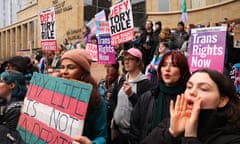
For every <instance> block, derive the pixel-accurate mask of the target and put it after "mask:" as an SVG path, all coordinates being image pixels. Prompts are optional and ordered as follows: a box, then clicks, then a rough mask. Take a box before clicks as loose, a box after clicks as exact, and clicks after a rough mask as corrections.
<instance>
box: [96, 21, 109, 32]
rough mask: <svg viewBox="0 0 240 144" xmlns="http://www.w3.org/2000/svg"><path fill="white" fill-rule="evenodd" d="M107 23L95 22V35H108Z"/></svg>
mask: <svg viewBox="0 0 240 144" xmlns="http://www.w3.org/2000/svg"><path fill="white" fill-rule="evenodd" d="M109 33H110V29H109V23H108V22H107V21H96V35H100V34H109Z"/></svg>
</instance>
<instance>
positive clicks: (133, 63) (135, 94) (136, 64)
mask: <svg viewBox="0 0 240 144" xmlns="http://www.w3.org/2000/svg"><path fill="white" fill-rule="evenodd" d="M123 55H124V56H123V60H124V67H125V70H126V71H127V73H126V76H124V77H122V78H121V79H120V80H119V82H118V83H116V84H115V86H114V89H113V93H112V96H111V97H110V103H111V110H112V112H113V127H114V128H115V130H117V132H118V136H117V137H116V139H115V140H114V143H116V144H126V143H127V142H128V137H129V128H130V116H131V112H132V109H133V107H134V105H135V104H136V103H137V101H138V99H139V96H140V95H141V94H142V93H144V92H145V91H147V90H148V89H150V88H151V86H152V85H151V82H150V81H149V80H148V79H147V77H146V76H145V75H144V74H143V73H142V72H141V71H142V70H143V67H144V66H143V62H142V53H141V52H140V51H139V50H138V49H136V48H130V49H129V50H127V51H125V52H124V53H123Z"/></svg>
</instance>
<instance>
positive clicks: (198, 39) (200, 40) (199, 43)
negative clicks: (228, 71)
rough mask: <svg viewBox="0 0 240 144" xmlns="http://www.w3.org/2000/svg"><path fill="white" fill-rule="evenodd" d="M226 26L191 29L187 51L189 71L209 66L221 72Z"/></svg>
mask: <svg viewBox="0 0 240 144" xmlns="http://www.w3.org/2000/svg"><path fill="white" fill-rule="evenodd" d="M225 45H226V27H210V28H198V29H192V32H191V39H190V51H189V65H190V71H195V70H197V69H199V68H211V69H215V70H218V71H219V72H223V66H224V54H225Z"/></svg>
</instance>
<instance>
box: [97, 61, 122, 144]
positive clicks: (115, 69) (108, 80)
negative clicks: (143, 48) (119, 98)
mask: <svg viewBox="0 0 240 144" xmlns="http://www.w3.org/2000/svg"><path fill="white" fill-rule="evenodd" d="M104 67H105V69H106V76H105V78H104V79H101V80H100V82H99V84H98V88H99V91H100V94H101V95H102V96H103V97H104V99H105V102H106V104H107V113H108V115H107V116H108V119H107V124H108V135H109V137H111V129H110V126H111V120H112V116H111V114H110V112H111V109H110V103H109V100H110V96H111V93H112V91H113V88H114V84H115V83H117V82H118V80H119V63H118V62H116V64H105V65H104ZM108 143H109V144H111V140H110V139H109V140H108Z"/></svg>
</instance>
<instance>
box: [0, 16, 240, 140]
mask: <svg viewBox="0 0 240 144" xmlns="http://www.w3.org/2000/svg"><path fill="white" fill-rule="evenodd" d="M218 25H226V26H227V27H228V28H227V37H226V52H225V61H224V73H223V74H222V73H220V72H218V71H215V70H212V69H211V68H205V69H199V70H197V71H195V72H193V73H192V74H191V73H190V70H189V65H188V58H189V43H190V41H189V38H190V35H191V29H193V28H197V27H202V25H194V24H190V25H188V26H186V25H185V24H184V23H183V22H179V23H177V25H176V26H177V27H176V29H174V30H171V29H170V28H168V27H165V26H162V23H161V22H160V21H157V22H156V23H153V22H152V21H150V20H147V21H146V25H145V26H141V27H140V28H139V31H138V32H136V36H135V38H134V39H133V40H132V41H129V42H127V43H124V44H122V45H119V46H117V47H118V48H116V51H118V52H117V57H116V63H115V64H105V65H104V68H105V69H106V75H105V76H102V79H101V80H100V81H99V82H98V81H96V80H95V79H94V77H93V76H92V74H91V63H92V62H93V61H92V60H91V57H90V55H89V53H88V51H86V50H85V46H86V44H87V43H93V44H96V36H95V35H92V34H91V29H90V28H89V27H87V26H84V27H83V31H82V32H83V36H84V38H83V41H82V42H81V43H79V42H75V43H69V42H68V40H67V39H64V40H63V43H62V44H61V45H60V46H59V47H58V49H57V51H54V52H46V53H45V52H37V53H36V55H35V57H34V58H33V59H30V58H29V57H22V56H14V57H12V58H9V59H8V60H6V61H5V62H3V63H2V64H1V72H0V134H1V136H0V137H1V138H0V139H1V140H2V141H3V143H24V141H23V140H22V139H21V137H20V135H19V134H18V131H17V130H16V127H17V122H18V119H19V116H20V114H21V112H20V111H21V107H22V105H23V100H24V97H25V96H26V92H27V87H28V84H29V81H30V80H31V77H32V75H33V72H39V73H42V74H47V75H50V76H54V77H61V78H64V79H68V80H77V81H82V82H85V83H89V84H91V85H92V86H93V89H92V92H91V96H90V101H89V106H88V110H87V114H86V119H85V123H84V129H83V134H82V136H76V137H73V143H75V144H140V143H142V144H145V143H146V144H154V143H161V144H189V143H191V144H201V143H202V144H227V143H234V144H235V143H236V144H237V143H240V99H239V96H238V94H237V92H236V90H235V87H234V84H233V82H232V81H231V80H230V78H229V71H230V70H231V67H232V66H233V65H234V64H236V63H240V60H239V56H238V57H237V56H236V55H237V53H235V51H234V47H233V33H234V24H228V23H227V22H222V23H218V24H215V26H218ZM208 26H210V24H209V25H208ZM120 68H123V69H120ZM6 134H7V135H6Z"/></svg>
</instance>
